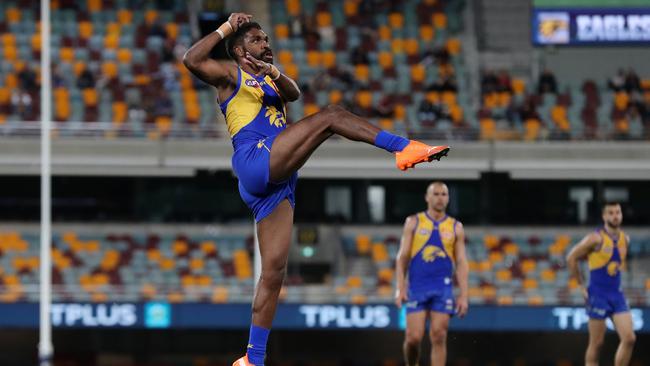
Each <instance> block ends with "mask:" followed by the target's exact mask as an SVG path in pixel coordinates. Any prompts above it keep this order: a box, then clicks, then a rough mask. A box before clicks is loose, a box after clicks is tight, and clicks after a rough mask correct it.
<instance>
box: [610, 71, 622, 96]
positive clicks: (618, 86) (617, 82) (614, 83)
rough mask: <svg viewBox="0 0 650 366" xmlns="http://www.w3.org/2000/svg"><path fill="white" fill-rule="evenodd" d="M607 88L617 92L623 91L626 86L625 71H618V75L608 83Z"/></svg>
mask: <svg viewBox="0 0 650 366" xmlns="http://www.w3.org/2000/svg"><path fill="white" fill-rule="evenodd" d="M607 86H608V87H609V88H610V89H611V90H613V91H615V92H618V91H621V90H623V88H624V86H625V71H623V69H618V73H617V74H616V75H614V76H613V77H611V78H610V79H609V80H608V81H607Z"/></svg>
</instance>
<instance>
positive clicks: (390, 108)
mask: <svg viewBox="0 0 650 366" xmlns="http://www.w3.org/2000/svg"><path fill="white" fill-rule="evenodd" d="M375 114H376V116H377V117H381V118H391V117H393V115H394V114H395V95H393V94H386V95H384V97H383V98H381V100H380V101H379V103H378V104H377V107H376V108H375Z"/></svg>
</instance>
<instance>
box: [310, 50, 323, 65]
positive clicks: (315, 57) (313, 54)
mask: <svg viewBox="0 0 650 366" xmlns="http://www.w3.org/2000/svg"><path fill="white" fill-rule="evenodd" d="M321 62H322V55H321V53H320V51H307V64H308V65H309V66H311V67H318V66H320V64H321Z"/></svg>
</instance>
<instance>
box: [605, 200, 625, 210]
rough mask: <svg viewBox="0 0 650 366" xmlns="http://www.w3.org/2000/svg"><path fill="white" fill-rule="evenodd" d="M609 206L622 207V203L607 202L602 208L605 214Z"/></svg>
mask: <svg viewBox="0 0 650 366" xmlns="http://www.w3.org/2000/svg"><path fill="white" fill-rule="evenodd" d="M607 206H621V203H620V202H619V201H605V203H603V207H602V211H603V212H604V211H605V209H606V208H607ZM621 207H622V206H621Z"/></svg>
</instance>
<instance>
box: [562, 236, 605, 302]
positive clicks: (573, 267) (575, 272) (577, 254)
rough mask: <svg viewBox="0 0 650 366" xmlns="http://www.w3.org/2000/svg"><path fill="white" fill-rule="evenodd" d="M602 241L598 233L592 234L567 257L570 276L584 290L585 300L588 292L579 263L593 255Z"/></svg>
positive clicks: (581, 241) (583, 239)
mask: <svg viewBox="0 0 650 366" xmlns="http://www.w3.org/2000/svg"><path fill="white" fill-rule="evenodd" d="M600 241H601V238H600V235H598V234H597V233H591V234H589V235H587V236H585V237H584V238H582V240H580V242H579V243H578V244H576V245H575V246H574V247H573V248H572V249H571V251H569V254H567V256H566V263H567V267H568V269H569V274H570V275H571V277H573V278H575V279H576V281H578V285H579V286H580V288H581V289H582V294H583V296H584V297H585V298H587V290H586V289H585V286H584V282H585V281H584V278H583V276H582V271H580V267H579V266H578V261H579V260H580V259H582V258H584V257H585V256H586V255H587V254H589V253H591V252H592V251H593V250H594V249H595V248H596V246H597V245H598V244H600Z"/></svg>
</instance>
